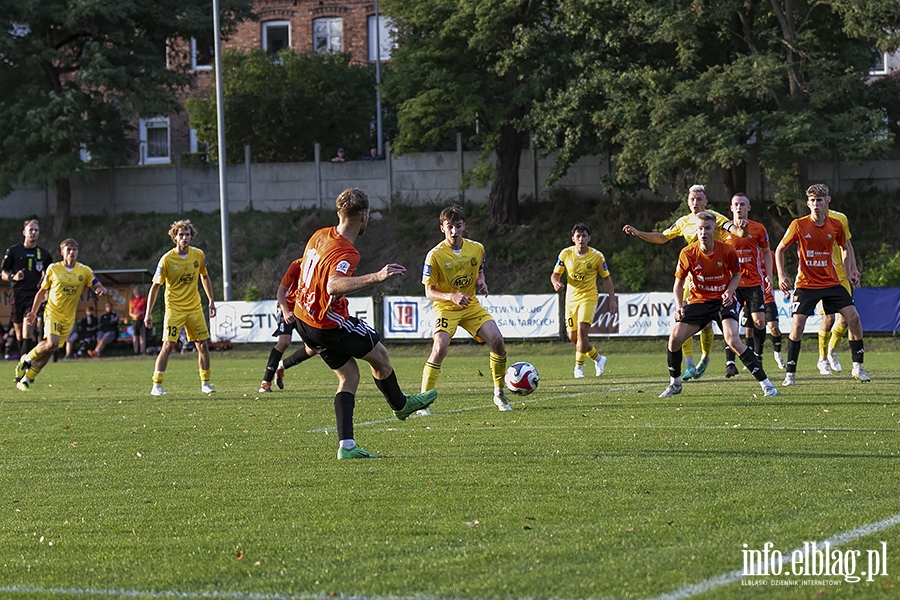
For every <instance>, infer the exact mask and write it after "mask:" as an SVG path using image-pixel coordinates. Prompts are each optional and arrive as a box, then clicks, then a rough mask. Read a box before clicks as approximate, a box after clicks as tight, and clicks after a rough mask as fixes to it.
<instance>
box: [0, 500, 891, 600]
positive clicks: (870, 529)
mask: <svg viewBox="0 0 900 600" xmlns="http://www.w3.org/2000/svg"><path fill="white" fill-rule="evenodd" d="M897 524H900V514H897V515H894V516H892V517H888V518H886V519H882V520H881V521H875V522H874V523H868V524H867V525H862V526H860V527H857V528H856V529H851V530H850V531H845V532H843V533H839V534H837V535H834V536H832V537H830V538H828V539H826V540H822V541H819V542H816V545H823V544H825V543H826V542H827V543H829V544H830V545H832V546H839V545H841V544H846V543H847V542H852V541H853V540H856V539H858V538H861V537H865V536H867V535H871V534H873V533H878V532H880V531H884V530H885V529H888V528H890V527H893V526H894V525H897ZM798 550H799V551H801V552H802V551H803V550H804V549H803V547H802V546H801V547H799V548H796V549H795V550H790V551H786V552H782V559H781V566H782V567H783V566H784V565H785V564H787V563H788V562H790V556H791V554H793V553H794V552H796V551H798ZM772 565H773V566H774V565H775V562H774V561H773V562H772ZM741 578H743V569H734V570H733V571H728V572H727V573H722V574H721V575H716V576H715V577H710V578H709V579H704V580H703V581H701V582H699V583H692V584H689V585H685V586H682V587H680V588H678V589H677V590H672V591H671V592H666V593H665V594H662V595H660V596H653V597H651V598H646V599H645V600H686V599H687V598H692V597H694V596H697V595H699V594H705V593H706V592H709V591H712V590H714V589H716V588H719V587H722V586H724V585H731V584H732V583H737V582H738V581H740V580H741ZM0 592H2V593H8V594H54V595H66V596H111V597H116V598H182V599H184V600H200V599H203V598H210V599H212V600H326V598H328V597H327V596H326V595H325V594H322V593H319V594H311V593H300V594H281V593H270V592H269V593H266V592H203V591H196V592H192V591H187V590H165V591H156V592H152V591H143V590H123V589H102V588H47V587H38V586H27V585H9V586H0ZM337 598H339V599H340V600H438V599H439V598H443V597H440V596H429V595H422V594H416V595H414V596H393V595H388V596H365V595H356V594H350V595H344V594H340V595H338V596H337ZM607 600H609V599H608V598H607Z"/></svg>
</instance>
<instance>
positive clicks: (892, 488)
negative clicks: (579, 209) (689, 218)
mask: <svg viewBox="0 0 900 600" xmlns="http://www.w3.org/2000/svg"><path fill="white" fill-rule="evenodd" d="M658 345H659V351H658V352H656V353H654V354H616V353H610V354H608V356H609V362H608V364H607V367H606V374H605V375H604V376H602V377H599V378H595V377H591V376H590V375H589V376H588V377H587V378H585V379H582V380H574V379H572V352H570V351H569V350H570V349H571V346H564V345H562V344H557V345H547V346H541V345H530V344H524V345H521V346H512V345H511V346H510V347H509V362H510V363H512V362H513V361H516V360H527V361H529V362H532V363H533V364H534V365H535V366H536V367H537V369H538V370H539V372H540V375H541V382H540V386H539V388H538V391H537V392H536V393H535V394H533V395H532V396H528V397H525V398H515V399H512V398H511V400H512V404H513V407H514V409H515V410H513V411H512V412H507V413H501V412H499V411H497V410H496V408H495V407H494V405H493V403H492V402H491V391H490V390H491V383H490V379H489V372H488V357H487V350H486V349H485V348H479V349H471V348H469V347H466V346H461V347H457V346H454V347H453V348H452V349H451V352H450V355H449V356H448V358H447V359H446V361H445V362H444V366H443V370H442V374H441V379H440V380H439V382H438V390H439V395H438V400H437V402H436V403H435V405H434V407H433V410H434V412H435V414H434V415H432V416H430V417H412V418H410V419H408V420H406V421H402V422H401V421H398V420H396V419H394V418H393V416H392V414H391V412H390V409H389V408H388V406H387V404H386V402H385V401H384V400H383V398H382V397H381V395H380V394H379V393H378V392H377V390H376V388H375V386H374V384H373V383H372V381H371V377H369V376H364V377H363V381H362V384H361V386H360V394H359V396H358V397H357V407H356V439H357V441H358V442H359V444H360V445H361V446H363V447H364V448H366V449H367V450H369V451H372V452H376V453H378V454H380V455H382V456H383V457H384V458H382V459H378V460H355V461H338V460H337V459H336V457H335V454H336V451H337V438H336V436H335V432H334V414H333V404H332V403H333V397H334V389H335V378H334V376H333V374H332V373H331V371H330V370H329V369H328V368H327V367H326V366H325V365H324V364H323V363H322V362H321V360H320V359H318V358H313V359H311V360H309V361H307V362H305V363H304V364H302V365H300V366H298V367H296V368H295V369H292V370H290V371H288V372H287V377H286V379H285V385H286V387H285V389H284V390H283V391H282V390H275V392H274V393H271V394H259V393H257V391H256V390H257V388H258V386H259V381H260V378H261V375H262V372H263V368H264V366H265V355H266V354H267V352H268V348H266V349H265V353H263V352H262V351H255V352H252V353H246V352H243V351H239V352H234V353H224V354H222V353H214V354H213V355H212V369H213V377H212V382H213V383H214V385H215V386H216V388H217V390H218V393H216V394H214V395H212V396H205V395H203V394H201V393H200V391H199V383H198V378H197V368H196V355H185V356H177V355H173V357H172V359H171V360H170V362H169V368H168V372H167V375H166V380H165V384H164V385H165V388H166V390H167V391H168V392H169V394H168V396H164V397H158V398H157V397H151V396H150V395H149V390H150V374H151V370H152V361H151V360H149V359H130V358H128V359H108V360H107V359H104V360H99V361H84V360H82V361H74V362H63V361H60V362H58V363H54V364H50V365H48V366H47V367H46V368H45V369H44V371H43V373H41V375H40V376H39V378H38V379H37V381H36V382H35V385H34V387H33V389H32V390H30V391H29V392H27V393H21V392H18V391H17V390H15V389H14V387H13V384H12V381H11V379H12V367H13V365H12V363H6V365H5V368H7V371H8V373H7V374H8V376H9V379H8V380H7V382H6V384H5V385H4V387H3V390H2V391H0V490H2V511H0V532H2V534H0V536H2V537H0V539H2V551H0V597H2V598H23V599H29V600H30V599H33V598H63V597H71V598H76V597H77V598H186V599H195V598H197V599H200V598H222V599H233V600H244V599H246V600H282V599H283V600H290V599H305V598H326V597H330V596H332V595H337V596H340V597H344V598H360V599H363V598H366V599H373V600H380V599H387V598H392V599H395V598H416V599H418V600H429V599H443V598H453V599H474V598H508V599H525V598H529V599H531V598H563V599H571V600H576V599H600V598H604V599H626V598H629V599H630V598H635V599H649V598H659V599H663V598H665V599H675V598H810V597H825V598H845V597H859V598H863V597H864V598H896V597H897V596H898V591H900V575H898V573H900V571H898V568H900V563H898V560H897V555H898V552H900V502H898V496H900V494H898V491H900V490H898V477H897V474H898V472H900V470H898V460H900V435H898V433H900V410H898V402H897V397H898V392H897V390H898V382H900V360H898V359H900V354H898V353H896V352H875V351H873V352H869V353H867V355H866V367H867V369H868V371H869V373H870V374H871V375H872V377H873V379H874V381H873V382H871V383H869V384H860V383H857V382H855V381H854V380H852V379H851V377H850V375H849V356H848V355H847V353H846V352H844V353H843V354H842V355H841V357H842V358H846V361H845V370H844V373H843V374H840V375H832V376H828V377H825V376H821V375H818V373H817V371H816V369H815V355H814V354H813V353H812V352H811V351H812V350H813V349H814V347H815V341H814V340H807V341H806V342H805V343H804V347H805V349H806V350H807V351H806V352H804V353H803V354H802V355H801V362H800V368H799V371H798V381H797V385H796V386H795V387H793V388H782V387H781V385H780V384H781V380H782V379H783V371H778V370H777V369H776V368H775V367H774V365H773V364H772V360H771V353H769V352H767V354H766V360H765V367H766V369H767V370H768V372H769V374H770V377H771V378H772V381H773V382H774V383H775V384H776V385H777V386H778V387H779V389H780V391H781V393H782V395H780V396H777V397H774V398H764V397H763V396H762V391H761V390H760V388H759V386H758V385H757V384H756V382H755V381H754V380H753V379H752V377H750V375H748V374H747V373H746V372H745V371H742V373H741V375H740V376H738V377H737V378H735V379H730V380H726V379H725V378H724V377H723V376H722V372H723V370H724V359H723V357H722V353H721V352H718V353H717V354H715V355H714V357H713V364H712V365H711V366H710V369H709V371H708V372H707V374H706V376H705V377H704V378H703V379H701V380H700V381H697V382H688V383H686V384H685V385H684V392H683V393H682V394H681V395H679V396H675V397H674V398H669V399H659V398H657V395H658V394H659V393H660V392H661V391H662V389H663V388H664V387H665V385H666V383H667V377H666V366H665V362H666V358H665V352H664V341H660V342H659V344H658ZM562 348H565V349H566V351H565V352H563V351H561V349H562ZM600 349H601V351H604V348H603V345H602V344H601V345H600ZM395 354H396V355H397V357H395V358H393V363H394V366H395V369H396V371H397V374H398V377H399V380H400V383H401V386H402V387H403V388H404V390H405V391H407V393H412V392H415V391H418V387H419V380H420V377H421V370H422V365H423V361H424V359H425V355H424V354H423V353H420V352H418V351H411V350H410V349H399V350H398V351H397V352H396V353H395ZM588 366H589V367H590V365H588ZM587 370H589V371H593V369H592V368H591V369H587ZM813 542H815V543H816V544H817V545H816V549H817V550H818V551H819V554H818V555H816V554H815V553H811V554H809V555H806V554H803V553H802V552H800V551H801V550H802V549H803V548H804V544H805V543H806V548H808V549H811V544H812V543H813ZM826 542H828V544H829V546H828V548H829V550H828V552H827V554H826V553H825V551H824V550H823V549H824V548H825V543H826ZM767 544H769V545H767ZM794 550H797V551H798V552H797V553H794V554H793V560H795V562H792V551H794ZM764 551H765V552H766V553H767V554H766V556H771V555H772V554H774V552H775V551H778V552H781V553H782V554H783V556H782V558H783V559H784V560H783V561H782V562H779V563H777V564H776V563H770V565H769V568H770V571H769V574H768V575H765V574H761V573H763V571H762V568H763V565H759V564H756V565H754V566H753V567H752V569H751V572H752V574H751V575H747V576H744V573H745V572H746V571H747V567H746V562H747V557H748V556H749V557H751V558H752V557H759V556H762V555H763V554H762V553H763V552H764ZM817 556H818V558H819V559H820V560H819V562H818V563H816V560H815V559H816V557H817ZM826 556H827V559H828V560H827V561H826V562H827V563H828V569H829V570H828V571H827V572H826V571H824V570H823V567H822V564H821V563H822V560H821V559H824V558H825V557H826ZM873 561H876V563H877V564H873ZM877 561H883V564H882V563H881V562H877ZM851 567H852V570H851ZM753 569H755V570H753ZM776 569H777V570H778V572H779V573H780V575H772V574H771V573H772V572H774V571H775V570H776ZM817 569H818V574H817ZM864 571H865V572H866V573H867V574H865V575H864V574H862V572H864ZM870 571H874V573H872V574H869V573H870ZM826 573H827V574H826ZM835 573H837V574H835ZM855 577H858V578H859V581H858V582H854V581H853V579H854V578H855Z"/></svg>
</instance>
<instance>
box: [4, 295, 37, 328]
mask: <svg viewBox="0 0 900 600" xmlns="http://www.w3.org/2000/svg"><path fill="white" fill-rule="evenodd" d="M36 295H37V290H34V291H32V290H13V292H12V302H11V303H10V305H9V310H10V316H11V317H12V322H13V323H21V322H22V321H24V320H25V315H27V314H28V311H30V310H31V305H32V304H34V297H35V296H36ZM35 316H36V315H35Z"/></svg>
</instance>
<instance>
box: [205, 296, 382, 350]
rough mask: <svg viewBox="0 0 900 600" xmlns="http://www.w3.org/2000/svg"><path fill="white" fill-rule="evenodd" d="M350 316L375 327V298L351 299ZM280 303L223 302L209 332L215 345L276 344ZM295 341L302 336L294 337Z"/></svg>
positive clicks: (264, 301) (219, 304)
mask: <svg viewBox="0 0 900 600" xmlns="http://www.w3.org/2000/svg"><path fill="white" fill-rule="evenodd" d="M347 300H349V309H350V314H351V315H352V316H354V317H357V318H359V319H362V320H363V321H365V322H366V323H368V324H369V325H372V326H373V327H374V325H375V322H374V321H373V317H374V316H375V304H374V302H373V301H372V298H371V297H368V298H347ZM278 313H279V310H278V302H276V301H275V300H260V301H259V302H220V303H217V304H216V316H215V318H213V319H210V323H209V330H210V331H209V333H210V336H211V337H212V340H213V341H214V342H224V341H226V340H228V341H231V342H234V343H245V342H273V341H274V338H273V337H272V333H273V332H274V331H275V330H276V329H277V328H278ZM294 340H295V341H300V336H298V335H297V334H296V333H295V334H294Z"/></svg>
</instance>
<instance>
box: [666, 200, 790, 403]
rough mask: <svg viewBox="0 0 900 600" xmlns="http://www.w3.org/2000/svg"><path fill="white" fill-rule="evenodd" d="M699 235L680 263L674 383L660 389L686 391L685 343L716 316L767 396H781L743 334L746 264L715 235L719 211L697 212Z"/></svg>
mask: <svg viewBox="0 0 900 600" xmlns="http://www.w3.org/2000/svg"><path fill="white" fill-rule="evenodd" d="M697 218H698V221H699V224H700V225H699V228H698V229H697V238H698V239H697V241H696V242H695V243H693V244H691V245H690V246H688V247H686V248H683V249H682V250H681V253H680V254H679V255H678V266H677V267H676V269H675V285H674V287H673V289H672V291H673V293H674V296H675V326H674V327H673V328H672V332H671V334H670V335H669V343H668V347H667V360H668V366H669V385H668V386H667V387H666V389H665V390H663V392H662V393H661V394H660V395H659V397H660V398H669V397H671V396H675V395H676V394H680V393H681V389H682V387H681V382H682V379H681V377H679V375H678V374H679V373H680V372H681V344H682V342H684V340H685V339H687V338H688V337H689V336H691V335H693V334H695V333H696V332H698V331H700V329H702V328H703V327H706V326H707V325H708V324H709V323H711V322H712V321H715V322H716V323H718V324H719V327H720V328H721V329H722V333H723V335H724V336H725V341H726V342H727V343H728V345H729V346H730V347H731V349H732V350H734V352H735V353H736V354H737V355H738V356H739V357H740V359H741V362H742V363H744V366H746V367H747V369H748V370H749V371H750V373H751V374H752V375H753V376H754V378H756V380H757V381H758V382H759V385H760V387H762V389H763V394H764V395H765V396H777V395H778V390H777V389H776V388H775V386H774V385H772V382H771V381H769V378H768V377H767V376H766V372H765V371H764V370H763V368H762V365H761V364H760V362H759V359H757V358H756V355H755V354H754V353H753V350H751V349H750V348H748V347H747V346H745V345H744V343H743V342H741V338H740V335H739V334H738V316H737V304H736V303H735V301H734V292H735V290H736V289H737V288H738V285H740V282H741V267H740V265H739V264H738V257H737V253H736V252H735V250H734V248H733V247H732V246H730V245H728V244H725V243H723V242H717V241H716V240H715V231H716V229H717V227H716V216H715V215H713V214H712V213H709V212H700V213H698V214H697ZM689 276H690V277H691V286H690V291H689V293H688V296H687V300H685V281H686V280H687V278H688V277H689Z"/></svg>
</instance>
